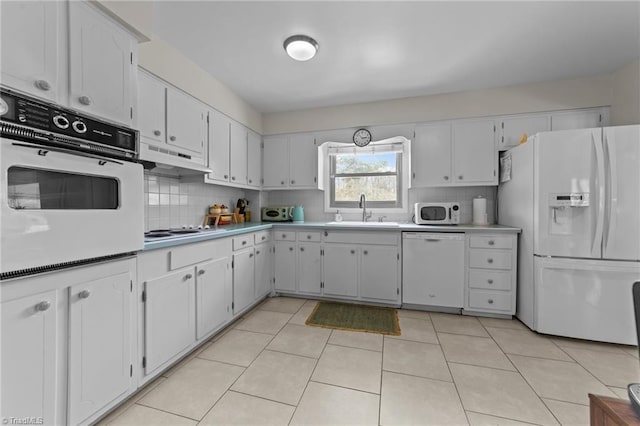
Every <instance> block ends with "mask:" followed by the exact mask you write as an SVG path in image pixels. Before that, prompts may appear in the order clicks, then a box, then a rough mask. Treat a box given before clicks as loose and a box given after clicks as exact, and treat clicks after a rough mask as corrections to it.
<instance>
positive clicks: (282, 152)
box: [262, 136, 317, 188]
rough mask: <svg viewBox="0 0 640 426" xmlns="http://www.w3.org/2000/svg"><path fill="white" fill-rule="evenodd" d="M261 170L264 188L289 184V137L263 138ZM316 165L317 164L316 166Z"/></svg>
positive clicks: (283, 186)
mask: <svg viewBox="0 0 640 426" xmlns="http://www.w3.org/2000/svg"><path fill="white" fill-rule="evenodd" d="M263 160H264V161H263V164H262V171H263V178H264V184H263V187H264V188H286V187H288V186H289V185H288V184H289V139H288V138H287V137H281V136H277V137H270V138H264V157H263ZM316 167H317V166H316Z"/></svg>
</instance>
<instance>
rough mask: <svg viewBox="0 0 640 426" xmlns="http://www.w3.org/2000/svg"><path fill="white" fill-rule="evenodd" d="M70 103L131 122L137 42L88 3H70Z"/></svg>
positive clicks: (124, 121)
mask: <svg viewBox="0 0 640 426" xmlns="http://www.w3.org/2000/svg"><path fill="white" fill-rule="evenodd" d="M69 36H70V40H69V49H70V50H69V63H70V67H69V73H70V76H69V77H70V78H69V83H70V87H69V105H70V106H71V107H72V108H75V109H79V110H82V111H86V112H88V113H90V114H94V115H97V116H99V117H104V118H108V119H111V120H114V121H117V122H119V123H125V124H127V125H131V124H132V122H133V100H134V99H135V93H136V91H135V84H134V82H135V70H136V58H135V55H134V51H136V48H137V41H136V40H135V39H134V38H133V37H132V36H131V35H130V34H129V33H128V32H127V31H125V30H124V29H123V28H122V27H120V26H119V25H118V24H116V23H115V22H113V21H111V20H109V19H107V18H105V16H104V15H103V14H102V13H101V12H99V11H98V10H97V9H95V8H94V7H93V6H90V5H89V4H88V3H85V2H78V1H71V2H69Z"/></svg>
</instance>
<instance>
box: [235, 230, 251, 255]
mask: <svg viewBox="0 0 640 426" xmlns="http://www.w3.org/2000/svg"><path fill="white" fill-rule="evenodd" d="M251 246H253V234H247V235H240V236H239V237H234V238H233V250H234V251H236V250H240V249H243V248H246V247H251Z"/></svg>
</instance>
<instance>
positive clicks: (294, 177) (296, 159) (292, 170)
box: [289, 133, 318, 188]
mask: <svg viewBox="0 0 640 426" xmlns="http://www.w3.org/2000/svg"><path fill="white" fill-rule="evenodd" d="M317 181H318V147H317V146H316V140H315V138H314V136H313V134H309V133H305V134H302V135H291V137H290V138H289V185H290V186H291V187H292V188H316V183H317Z"/></svg>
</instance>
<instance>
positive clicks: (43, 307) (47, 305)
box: [35, 300, 51, 312]
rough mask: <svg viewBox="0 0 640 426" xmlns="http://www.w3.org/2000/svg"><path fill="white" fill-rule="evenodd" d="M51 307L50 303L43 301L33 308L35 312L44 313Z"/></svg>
mask: <svg viewBox="0 0 640 426" xmlns="http://www.w3.org/2000/svg"><path fill="white" fill-rule="evenodd" d="M50 307H51V302H48V301H46V300H45V301H44V302H40V303H38V304H37V305H36V306H35V309H36V311H37V312H44V311H46V310H47V309H49V308H50Z"/></svg>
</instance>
